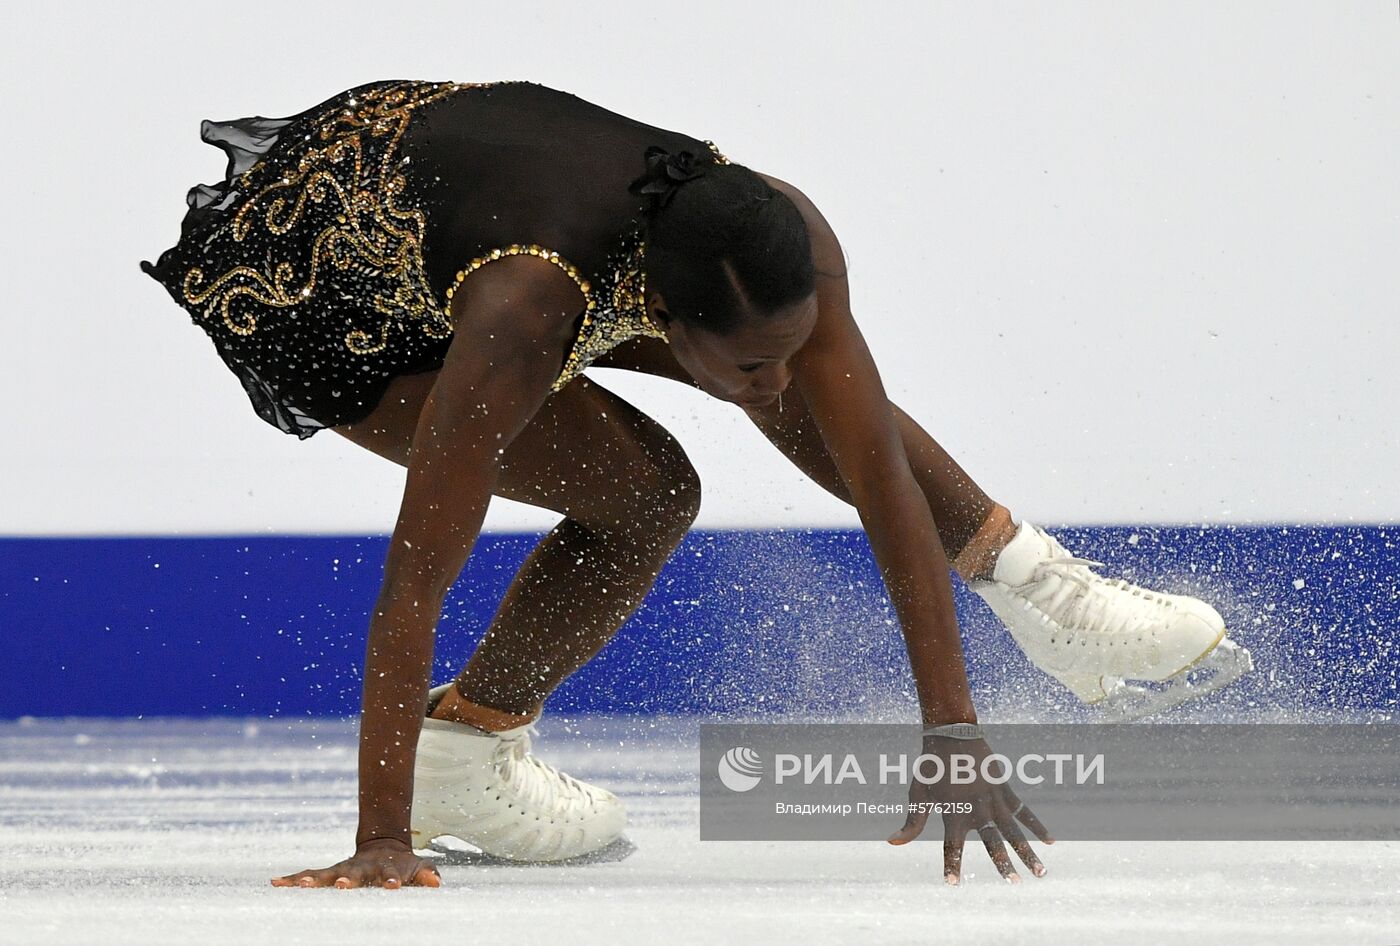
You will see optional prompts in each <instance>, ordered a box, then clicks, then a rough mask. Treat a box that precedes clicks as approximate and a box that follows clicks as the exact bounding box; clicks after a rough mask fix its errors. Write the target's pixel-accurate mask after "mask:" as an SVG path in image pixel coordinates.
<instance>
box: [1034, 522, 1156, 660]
mask: <svg viewBox="0 0 1400 946" xmlns="http://www.w3.org/2000/svg"><path fill="white" fill-rule="evenodd" d="M1033 528H1035V531H1036V532H1037V533H1038V534H1039V535H1040V537H1041V538H1042V539H1044V540H1045V542H1046V545H1047V546H1048V547H1049V554H1048V555H1047V556H1046V557H1045V558H1044V559H1043V560H1042V561H1040V562H1039V563H1037V564H1036V566H1035V570H1034V572H1033V573H1032V577H1031V581H1030V582H1027V584H1026V586H1023V588H1022V589H1018V593H1019V594H1021V595H1022V596H1023V597H1025V598H1026V599H1027V602H1028V603H1029V604H1033V605H1034V606H1035V607H1036V608H1037V609H1039V610H1040V612H1041V613H1042V614H1043V615H1044V619H1045V620H1047V621H1054V622H1055V623H1056V624H1057V625H1059V626H1060V627H1062V628H1064V629H1065V630H1066V631H1070V632H1075V631H1083V632H1086V633H1092V634H1123V635H1126V634H1132V633H1135V632H1138V631H1141V630H1143V629H1145V628H1147V627H1148V626H1150V625H1151V624H1153V623H1154V622H1155V621H1156V620H1157V619H1158V618H1159V617H1160V615H1161V612H1162V610H1163V609H1171V608H1173V607H1174V605H1173V604H1172V602H1171V601H1170V600H1169V599H1167V598H1166V597H1165V596H1163V595H1161V594H1158V593H1157V592H1154V591H1149V590H1148V589H1146V588H1142V587H1139V586H1138V585H1134V584H1132V583H1131V582H1128V581H1124V580H1123V579H1112V580H1110V579H1106V578H1104V577H1103V576H1102V575H1099V574H1098V573H1096V572H1094V571H1092V569H1093V568H1102V567H1103V562H1096V561H1094V560H1093V559H1089V558H1081V557H1080V556H1078V555H1073V554H1071V553H1070V552H1069V550H1067V549H1066V548H1065V547H1064V546H1063V545H1061V544H1060V543H1059V542H1058V541H1056V539H1055V537H1054V536H1052V535H1049V534H1048V533H1046V532H1044V531H1043V530H1042V529H1040V528H1039V527H1033Z"/></svg>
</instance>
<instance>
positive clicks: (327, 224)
mask: <svg viewBox="0 0 1400 946" xmlns="http://www.w3.org/2000/svg"><path fill="white" fill-rule="evenodd" d="M201 137H202V138H203V140H205V141H207V142H209V143H210V144H213V145H216V146H217V147H219V148H221V149H222V150H223V151H224V152H225V153H226V154H227V155H228V168H227V171H226V174H225V179H224V180H223V181H221V182H219V183H217V184H211V185H204V184H201V185H197V186H195V187H194V188H192V189H191V190H190V191H189V193H188V196H187V198H186V203H187V204H188V208H189V209H188V210H187V212H186V214H185V217H184V219H183V221H182V224H181V236H180V240H179V242H178V243H177V244H176V245H175V246H174V247H172V248H170V249H169V250H167V251H165V252H164V253H162V254H161V255H160V258H159V260H158V261H157V262H156V263H154V264H152V263H149V262H145V261H143V262H142V263H141V268H142V270H143V271H144V272H146V273H148V274H149V275H151V276H152V277H154V278H155V279H157V280H158V281H159V282H160V283H161V284H162V285H164V286H165V287H166V289H167V290H168V291H169V292H170V294H171V296H172V297H173V298H174V299H175V301H176V302H177V303H178V304H179V305H181V306H182V307H183V308H185V309H186V310H187V311H188V312H189V314H190V317H191V318H192V320H193V321H194V323H195V324H196V325H198V326H200V328H202V329H203V330H204V331H205V332H206V333H208V335H209V337H210V338H211V340H212V341H213V343H214V346H215V349H216V350H217V351H218V353H219V355H220V357H221V358H222V359H223V360H224V362H225V363H226V364H227V365H228V367H229V368H230V370H232V371H233V372H234V374H235V375H237V376H238V378H239V380H240V382H241V383H242V384H243V387H244V389H245V391H246V392H247V394H248V397H249V400H250V401H251V402H252V404H253V407H254V409H255V410H256V411H257V413H258V415H259V416H260V417H262V418H263V419H264V420H265V421H267V422H268V423H270V424H272V425H274V426H276V427H277V428H279V429H280V430H283V431H285V432H287V433H291V434H296V435H297V436H298V437H301V438H306V437H309V436H312V435H313V434H315V433H316V432H317V431H319V430H321V429H323V428H324V427H328V426H336V425H339V424H345V423H351V422H353V421H356V420H359V419H362V418H363V417H364V416H366V415H367V414H368V413H369V412H370V411H371V410H373V408H374V407H375V405H376V404H377V403H378V401H379V398H380V397H381V396H382V395H383V392H384V389H385V387H387V385H388V383H389V380H390V379H391V378H393V377H394V376H396V375H399V374H411V373H415V372H421V371H430V370H433V369H436V368H439V367H441V365H442V362H443V358H444V356H445V354H446V351H447V348H448V346H449V345H450V344H453V343H454V332H453V326H452V324H451V321H450V320H449V318H448V313H447V305H446V303H447V299H448V295H447V294H448V290H449V289H450V288H451V287H452V286H453V283H454V280H455V279H457V278H458V274H459V272H460V271H461V270H463V268H464V267H466V268H467V269H468V270H469V271H470V267H469V261H471V260H473V259H479V258H482V257H483V256H485V257H486V258H487V259H489V258H490V254H491V253H492V251H493V250H500V249H501V248H504V247H509V246H511V245H529V244H534V245H538V246H540V247H545V248H548V249H549V250H550V251H554V252H556V253H557V254H558V256H559V257H560V258H561V259H566V260H567V261H568V263H569V264H571V265H573V266H574V267H577V269H578V271H579V275H580V277H581V278H583V279H586V280H587V282H588V284H589V285H590V286H591V288H592V295H591V296H590V298H595V297H596V299H597V300H598V301H599V305H598V307H597V308H596V309H594V310H591V311H590V317H589V318H588V319H585V318H584V315H585V313H584V312H583V311H582V310H581V311H580V313H579V318H578V323H577V324H579V325H580V326H581V328H580V339H581V340H582V337H583V334H584V333H586V332H597V333H598V334H597V337H595V339H594V344H593V345H592V346H591V348H590V351H593V352H594V356H596V349H597V348H598V347H599V345H598V339H599V338H602V339H606V341H605V344H614V343H615V342H616V341H617V340H620V339H621V338H622V337H625V336H626V335H628V334H629V333H634V331H635V330H634V329H631V328H625V327H624V328H619V325H622V324H623V323H624V322H625V319H626V313H623V312H622V311H621V309H622V308H624V306H622V305H621V304H618V305H614V302H616V301H617V300H620V299H623V298H624V297H625V298H628V299H630V298H633V295H634V294H633V293H632V292H631V290H635V289H636V288H637V287H638V285H639V284H640V278H641V277H640V275H639V274H637V273H632V274H628V273H625V272H624V271H623V270H625V268H626V267H625V265H622V264H625V263H626V261H627V260H636V259H638V258H639V257H638V255H637V252H634V251H632V250H631V249H629V248H630V247H633V246H639V245H640V238H639V234H640V233H641V229H640V225H639V221H640V219H641V211H642V208H643V206H644V201H643V200H642V199H641V198H639V197H637V196H635V195H633V194H631V193H629V192H628V183H629V182H630V181H631V180H632V179H634V178H635V177H636V176H637V175H638V174H640V173H642V172H643V170H644V169H645V152H646V149H647V147H648V146H651V145H659V146H661V147H663V148H666V149H667V150H669V151H680V150H689V151H691V152H692V153H694V154H696V155H698V156H708V157H709V158H710V159H713V160H724V158H723V156H722V155H719V153H718V150H717V149H714V148H713V147H712V146H710V145H709V144H708V143H707V142H705V141H703V140H701V139H696V138H693V137H691V136H688V135H684V134H681V133H679V132H673V131H667V130H665V129H661V128H657V127H655V126H651V125H646V124H644V123H641V122H638V121H635V120H633V119H630V118H627V117H625V116H622V115H618V114H616V113H614V112H611V111H608V110H607V109H604V108H601V107H599V106H596V105H593V104H591V103H589V102H586V101H584V100H582V99H580V98H578V97H577V96H575V95H572V94H570V93H566V92H561V91H558V90H555V89H550V88H548V87H546V86H542V85H539V84H537V83H533V82H525V81H509V82H490V83H440V82H422V81H416V80H394V81H384V82H373V83H369V84H366V85H362V86H358V87H356V88H354V89H349V90H346V91H345V92H342V93H339V94H338V95H336V96H334V97H332V98H331V99H328V100H327V101H325V102H322V103H320V104H318V105H316V106H314V107H312V108H310V109H307V110H306V111H304V112H301V113H299V114H297V115H293V116H290V117H287V118H278V119H271V118H263V117H253V118H244V119H238V120H234V121H227V122H212V121H205V122H204V123H203V124H202V125H201ZM702 159H704V158H703V157H702ZM466 278H470V277H469V276H467V277H466ZM625 280H631V281H630V282H628V285H627V288H628V290H629V292H627V293H623V292H621V291H617V292H613V290H614V289H615V288H617V286H618V285H619V283H620V282H622V281H625ZM632 317H633V318H635V313H634V314H633V316H632ZM609 320H611V321H612V323H613V324H612V325H611V326H609V325H608V323H609ZM469 322H470V320H469V319H467V320H466V321H464V323H463V326H462V330H463V332H464V333H465V332H467V331H469V328H468V326H469ZM589 322H592V323H595V324H594V325H593V326H592V327H591V328H590V327H589V325H588V323H589ZM631 324H633V323H626V325H631ZM609 328H611V334H609V332H608V330H609ZM456 343H457V344H470V343H471V340H470V339H460V340H457V341H456ZM564 354H566V353H561V361H562V356H563V355H564ZM577 360H578V359H577V349H576V354H575V361H577ZM574 367H575V368H580V369H581V364H575V365H574ZM571 376H572V371H571V370H564V371H563V373H561V375H560V381H561V382H564V381H566V380H567V378H568V377H571Z"/></svg>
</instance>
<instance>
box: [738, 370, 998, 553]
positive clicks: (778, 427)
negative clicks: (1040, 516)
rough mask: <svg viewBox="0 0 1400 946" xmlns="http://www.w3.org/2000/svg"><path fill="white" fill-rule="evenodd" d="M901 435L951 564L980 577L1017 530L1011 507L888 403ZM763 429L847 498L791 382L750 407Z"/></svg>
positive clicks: (833, 491) (806, 468) (808, 471)
mask: <svg viewBox="0 0 1400 946" xmlns="http://www.w3.org/2000/svg"><path fill="white" fill-rule="evenodd" d="M890 409H891V410H892V411H893V412H894V416H895V421H896V423H897V424H898V426H899V432H900V435H901V437H902V438H903V441H904V452H905V455H906V456H907V457H908V458H909V465H910V468H911V469H912V470H913V472H914V479H915V480H916V481H917V482H918V484H919V487H920V489H922V491H923V494H924V498H925V499H926V500H927V501H928V505H929V510H930V511H931V512H932V513H933V521H934V524H935V525H936V526H937V527H938V537H939V539H940V540H942V542H943V547H944V549H945V550H946V551H947V553H948V557H949V560H950V561H951V562H952V564H953V568H954V569H955V570H956V571H957V572H958V574H960V575H961V576H962V577H963V578H965V579H970V578H979V577H982V576H983V575H984V574H985V573H986V572H987V571H988V570H989V569H990V568H991V566H992V564H993V563H994V562H995V561H996V555H997V552H999V551H1000V550H1001V549H1002V548H1003V547H1004V546H1005V545H1006V543H1007V542H1009V541H1011V538H1012V537H1013V536H1014V535H1015V534H1016V528H1015V525H1014V524H1013V523H1012V520H1011V513H1010V512H1009V511H1008V510H1007V509H1006V507H1004V506H1002V505H1000V504H998V503H996V502H995V501H993V500H992V499H991V497H989V496H988V495H987V494H986V493H985V492H983V491H982V489H981V488H980V487H979V486H978V485H977V484H976V482H974V481H973V479H972V477H970V476H969V475H968V474H967V472H966V471H965V470H963V468H962V467H961V466H959V465H958V462H957V461H956V460H954V459H953V458H952V457H951V456H949V454H948V452H947V451H946V450H944V449H943V447H942V446H941V445H940V444H939V443H938V441H936V440H934V439H933V437H932V436H930V435H929V433H928V431H926V430H924V429H923V427H921V426H919V424H918V422H917V421H915V420H914V419H913V418H912V417H910V416H909V415H908V414H906V413H905V412H904V411H903V410H902V409H901V408H900V407H899V405H897V404H894V403H893V402H891V403H890ZM749 417H750V418H751V419H752V420H753V421H754V423H755V424H756V425H757V426H758V428H759V429H760V430H762V431H763V433H764V435H765V436H766V437H768V439H769V440H770V441H772V443H773V445H774V446H776V447H777V448H778V449H779V450H781V451H782V452H783V454H784V455H785V456H786V457H787V458H788V459H789V460H791V461H792V462H793V464H794V465H796V466H797V467H798V468H799V469H801V470H802V471H803V472H804V473H806V474H807V475H808V476H809V477H811V478H812V480H813V481H814V482H816V483H817V485H819V486H821V487H822V488H823V489H825V490H826V491H827V492H829V493H831V494H832V495H834V496H836V497H837V498H839V499H841V500H842V501H843V502H847V503H849V502H850V501H851V500H850V494H849V493H848V492H847V490H846V484H845V483H843V482H842V480H841V476H840V474H839V473H838V472H837V470H836V464H835V462H834V461H833V460H832V459H831V456H830V454H828V453H827V450H826V445H825V443H823V441H822V438H821V433H820V432H819V431H818V430H817V429H816V425H815V424H814V423H813V422H812V419H811V415H810V414H809V413H808V410H807V404H806V401H804V400H803V398H802V395H801V394H800V393H799V392H798V391H797V389H796V388H795V387H789V388H788V390H786V391H784V392H783V397H782V403H781V409H779V405H778V404H777V403H774V404H773V405H770V406H769V407H765V408H762V409H761V410H755V411H750V412H749Z"/></svg>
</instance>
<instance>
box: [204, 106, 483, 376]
mask: <svg viewBox="0 0 1400 946" xmlns="http://www.w3.org/2000/svg"><path fill="white" fill-rule="evenodd" d="M499 84H504V83H495V82H474V83H457V82H445V83H428V82H417V81H411V82H401V83H394V84H390V85H387V86H383V87H379V88H375V89H372V90H368V91H366V92H365V93H363V94H362V95H360V96H359V97H358V98H352V99H350V100H349V102H348V103H346V107H337V108H335V109H333V110H332V111H330V112H328V113H326V114H323V115H321V116H318V117H317V118H316V120H315V121H314V123H313V126H312V127H313V128H314V129H315V132H314V134H315V137H316V139H317V140H318V141H319V142H323V143H324V144H322V145H320V146H313V147H309V148H307V149H306V150H305V151H304V153H302V155H301V156H300V158H299V160H297V162H296V164H295V166H294V167H289V168H287V169H285V170H284V171H283V172H282V173H281V176H280V177H279V178H278V179H277V180H275V181H274V182H272V183H270V184H266V185H265V186H262V188H261V190H258V191H257V192H256V193H255V194H254V195H253V196H251V197H249V198H248V199H247V200H246V201H244V202H243V204H242V206H240V207H239V209H238V211H237V212H236V213H235V215H234V217H233V220H232V223H231V225H230V235H231V236H232V238H233V240H234V241H235V242H242V241H243V240H245V239H247V237H248V235H249V232H250V231H251V229H252V228H253V227H255V226H258V225H261V226H264V227H266V228H267V231H268V233H270V234H273V235H282V234H285V233H287V232H289V231H290V230H291V229H292V228H293V227H294V226H295V225H296V224H297V222H298V221H299V220H300V219H301V218H302V217H303V215H304V214H305V213H306V212H307V210H308V207H309V206H310V205H321V204H324V203H325V202H327V201H334V204H333V205H332V206H334V207H335V209H336V213H335V217H334V222H333V223H332V224H331V225H328V226H325V227H323V228H322V229H321V231H320V232H319V233H317V234H316V237H315V239H314V240H313V241H312V245H311V251H310V255H309V258H308V261H307V263H306V272H305V273H298V272H297V270H296V267H295V266H294V265H293V264H292V263H291V262H290V261H287V260H280V261H276V262H272V261H269V264H268V266H269V268H270V270H271V272H270V273H269V272H266V271H264V270H260V269H257V268H254V267H252V266H246V265H244V266H237V267H234V268H232V269H230V270H229V271H227V272H225V273H223V274H222V275H220V276H218V277H217V278H215V279H213V280H212V281H210V282H208V283H205V281H204V280H205V273H204V270H203V269H202V268H201V267H198V266H195V267H192V268H191V269H190V270H189V271H188V272H187V273H186V274H185V279H184V283H183V289H184V294H185V298H186V299H187V300H188V301H189V303H190V304H191V305H205V306H206V308H205V312H206V315H208V316H211V317H212V316H213V315H214V314H215V313H216V312H217V313H218V315H219V317H220V318H221V319H222V320H223V323H224V325H225V326H227V327H228V329H229V330H230V331H232V332H234V333H235V334H238V335H250V334H252V333H253V331H254V330H255V329H256V328H257V325H258V320H257V318H256V316H254V315H253V314H252V313H251V312H247V311H236V310H235V309H234V308H233V305H234V302H235V300H237V299H239V298H240V297H244V296H246V297H248V298H250V299H252V300H253V301H254V302H256V303H259V304H261V305H264V306H268V307H272V308H279V309H286V308H290V307H292V306H295V305H297V304H298V303H300V302H303V301H305V300H306V299H309V298H310V297H311V296H312V294H313V293H314V292H315V291H316V288H317V280H318V276H319V275H320V274H321V273H322V271H323V267H324V264H325V263H326V262H329V264H330V265H332V266H334V267H335V268H336V270H338V271H340V272H352V273H354V274H356V276H358V277H360V278H361V279H363V280H364V282H365V283H366V288H367V294H368V296H369V299H370V302H371V304H372V305H373V308H374V310H375V311H376V312H378V313H380V314H381V315H383V316H384V318H383V319H382V320H381V322H380V324H379V327H378V330H377V331H376V332H368V331H365V330H364V329H363V328H356V329H353V330H352V331H350V332H348V333H347V334H346V336H345V339H344V341H345V346H346V347H347V348H348V349H349V350H350V351H351V352H353V353H355V354H358V355H368V354H373V353H375V352H378V351H382V350H383V349H384V348H385V347H386V346H387V344H388V339H389V330H390V326H391V324H392V323H395V322H397V323H399V324H400V325H402V324H403V323H405V322H416V323H417V324H418V326H419V328H420V329H421V330H422V331H423V332H424V333H425V334H426V335H428V336H430V337H432V338H445V337H447V336H449V335H451V334H452V324H451V322H450V321H449V320H448V319H447V318H446V317H445V316H444V314H443V312H442V310H441V309H440V308H439V306H438V305H437V302H436V300H435V299H434V297H433V293H432V291H431V289H430V288H429V287H428V284H427V278H426V276H425V275H424V267H423V239H424V233H425V231H426V227H427V220H426V217H425V215H424V213H423V212H422V211H421V210H418V209H416V208H408V207H402V206H400V205H399V204H398V203H397V201H396V197H397V195H398V194H399V193H400V192H401V191H402V190H403V189H404V186H405V183H406V182H405V179H404V176H403V174H401V173H400V172H399V161H398V160H397V159H396V154H397V148H398V144H399V140H400V139H401V138H402V136H403V134H404V131H405V130H406V129H407V128H408V124H409V119H410V118H411V117H412V113H413V110H414V109H416V108H418V107H420V106H422V105H425V104H427V103H429V102H432V101H436V100H437V99H440V98H442V97H443V96H445V95H450V94H452V93H453V92H457V91H460V90H463V89H471V88H481V87H484V86H490V85H499ZM386 136H387V144H385V145H383V147H382V150H381V154H380V157H379V158H378V160H377V161H376V160H373V159H372V156H371V157H370V158H367V156H366V153H365V152H366V146H367V144H368V142H369V141H370V140H372V139H384V138H385V137H386ZM298 145H299V143H293V144H292V147H297V146H298ZM268 170H269V167H268V166H265V165H254V167H252V168H250V169H249V170H248V171H246V172H244V173H243V174H242V175H240V176H239V178H238V181H239V183H240V184H242V185H244V186H248V187H256V186H258V180H257V179H258V178H259V177H260V176H261V177H265V176H266V174H265V173H260V172H267V171H268Z"/></svg>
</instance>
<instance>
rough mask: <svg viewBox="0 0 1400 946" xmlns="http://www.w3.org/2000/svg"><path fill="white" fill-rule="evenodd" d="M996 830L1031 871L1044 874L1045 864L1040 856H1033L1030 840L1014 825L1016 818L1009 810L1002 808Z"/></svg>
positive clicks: (1037, 874) (1038, 875)
mask: <svg viewBox="0 0 1400 946" xmlns="http://www.w3.org/2000/svg"><path fill="white" fill-rule="evenodd" d="M997 830H998V831H1000V832H1001V836H1002V837H1003V838H1005V839H1006V843H1007V844H1009V845H1011V850H1013V851H1015V852H1016V856H1017V857H1019V858H1020V859H1021V860H1022V862H1024V863H1025V865H1026V866H1027V867H1029V868H1030V869H1031V873H1032V874H1035V876H1037V877H1044V876H1045V865H1044V864H1042V863H1041V862H1040V858H1038V857H1036V856H1035V851H1033V850H1032V849H1031V842H1029V841H1027V840H1026V836H1025V835H1024V834H1022V833H1021V829H1020V828H1018V827H1017V826H1016V819H1015V818H1012V817H1011V812H1009V811H1007V810H1006V809H1005V808H1003V809H1002V810H1001V811H1000V812H999V813H998V817H997Z"/></svg>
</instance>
